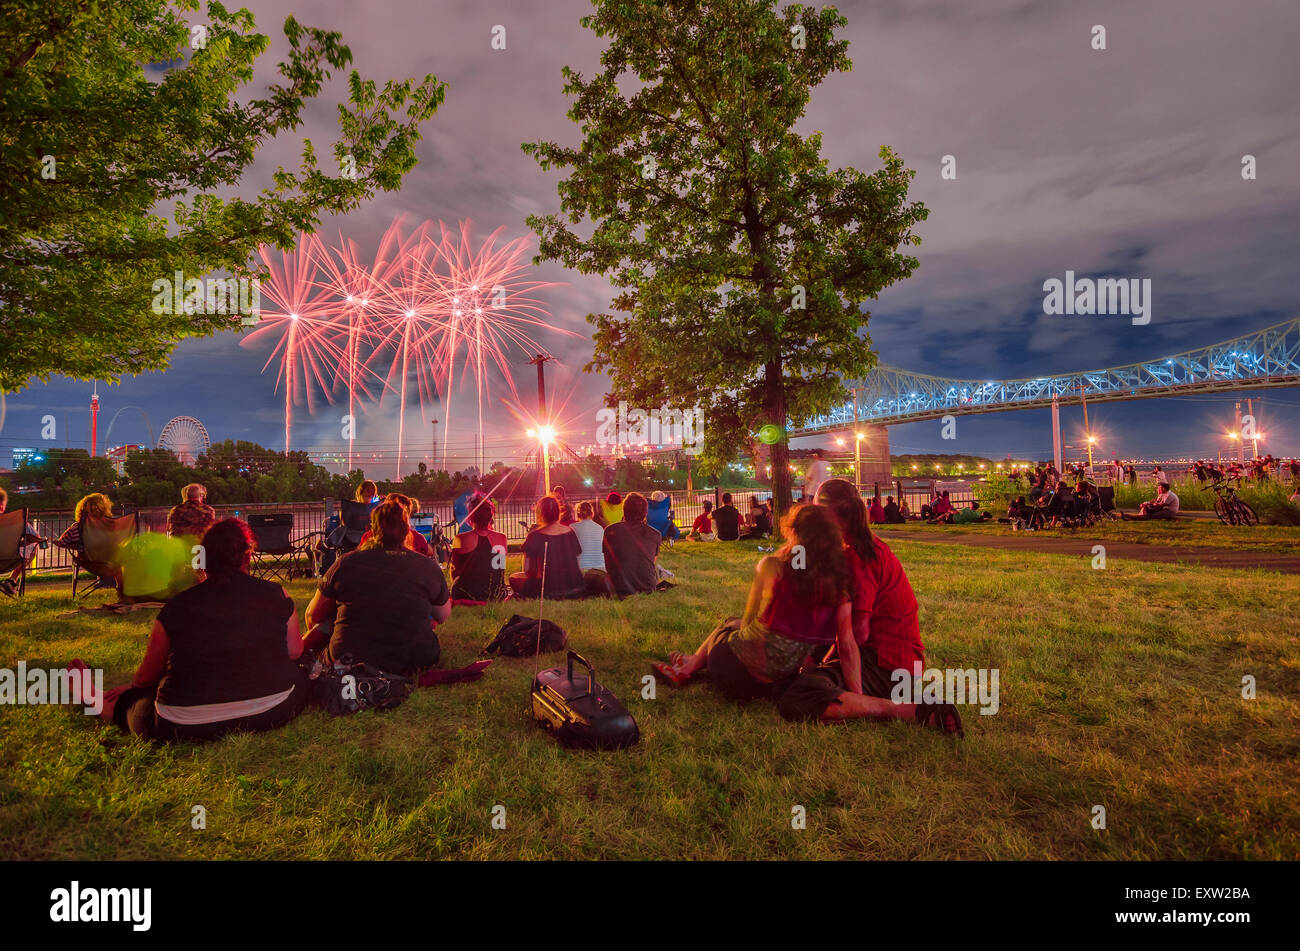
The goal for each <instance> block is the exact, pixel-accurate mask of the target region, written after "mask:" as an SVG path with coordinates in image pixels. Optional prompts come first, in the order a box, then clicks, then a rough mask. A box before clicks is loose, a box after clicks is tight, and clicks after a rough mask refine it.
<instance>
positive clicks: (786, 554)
mask: <svg viewBox="0 0 1300 951" xmlns="http://www.w3.org/2000/svg"><path fill="white" fill-rule="evenodd" d="M859 501H861V500H859ZM781 532H782V534H783V535H784V536H785V538H786V539H787V541H786V543H785V545H784V547H782V549H781V551H780V552H778V553H777V555H778V557H779V558H780V560H781V562H782V572H783V574H784V576H785V580H786V581H787V583H789V584H790V586H791V587H792V588H794V590H795V593H796V594H797V595H798V596H799V597H800V598H801V599H802V600H804V601H808V602H814V603H818V604H838V603H839V602H841V601H843V600H844V599H845V598H846V597H847V596H849V594H850V593H851V592H852V590H853V577H852V575H851V574H850V571H849V561H848V558H847V557H846V556H845V554H844V533H843V531H841V529H840V523H839V520H838V519H837V518H836V517H835V514H834V513H833V512H832V511H831V510H830V509H829V508H827V507H826V506H825V505H815V504H813V503H810V502H809V503H804V504H803V505H798V506H795V508H793V509H792V510H791V511H790V512H789V513H788V514H787V515H786V517H785V518H784V519H782V521H781Z"/></svg>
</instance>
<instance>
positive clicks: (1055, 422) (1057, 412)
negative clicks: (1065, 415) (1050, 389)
mask: <svg viewBox="0 0 1300 951" xmlns="http://www.w3.org/2000/svg"><path fill="white" fill-rule="evenodd" d="M1052 464H1053V465H1055V466H1056V471H1057V472H1058V473H1059V472H1060V471H1061V468H1062V465H1063V463H1062V460H1061V404H1060V401H1059V400H1057V398H1056V395H1055V394H1053V395H1052Z"/></svg>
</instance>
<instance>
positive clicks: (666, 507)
mask: <svg viewBox="0 0 1300 951" xmlns="http://www.w3.org/2000/svg"><path fill="white" fill-rule="evenodd" d="M646 524H647V525H649V526H650V527H651V528H653V529H654V530H655V531H656V532H658V533H659V535H660V537H661V538H664V539H666V540H667V541H670V542H673V541H676V540H677V539H679V538H681V537H682V532H681V529H679V528H678V527H677V523H676V522H674V521H673V500H672V499H671V498H670V497H669V496H668V493H666V492H664V491H662V490H656V491H655V492H654V493H653V494H652V495H651V496H650V514H649V515H647V516H646Z"/></svg>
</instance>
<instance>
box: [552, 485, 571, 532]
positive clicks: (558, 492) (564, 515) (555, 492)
mask: <svg viewBox="0 0 1300 951" xmlns="http://www.w3.org/2000/svg"><path fill="white" fill-rule="evenodd" d="M551 495H552V496H554V497H555V501H557V502H559V503H560V524H561V525H572V524H573V523H574V522H576V521H577V519H576V518H574V517H573V506H572V505H570V504H569V502H568V501H567V500H566V498H565V495H564V486H562V485H553V486H551Z"/></svg>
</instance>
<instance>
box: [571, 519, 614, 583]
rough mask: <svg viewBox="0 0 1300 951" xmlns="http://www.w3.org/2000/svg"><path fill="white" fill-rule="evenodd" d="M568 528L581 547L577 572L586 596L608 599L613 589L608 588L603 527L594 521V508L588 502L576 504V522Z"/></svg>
mask: <svg viewBox="0 0 1300 951" xmlns="http://www.w3.org/2000/svg"><path fill="white" fill-rule="evenodd" d="M618 524H620V525H621V524H622V523H621V522H620V523H618ZM570 528H571V529H572V530H573V534H574V535H576V536H577V537H578V544H579V545H581V546H582V552H581V553H580V554H579V555H578V570H579V571H581V572H582V581H583V584H585V585H586V588H587V594H589V595H592V596H593V597H609V596H610V595H612V594H613V593H614V589H613V588H612V587H610V583H609V572H608V571H607V570H606V565H605V549H604V542H605V526H603V525H601V524H600V523H599V522H597V521H596V507H595V506H594V505H593V504H592V503H590V502H580V503H578V520H577V521H576V522H574V523H573V524H572V525H571V526H570Z"/></svg>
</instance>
